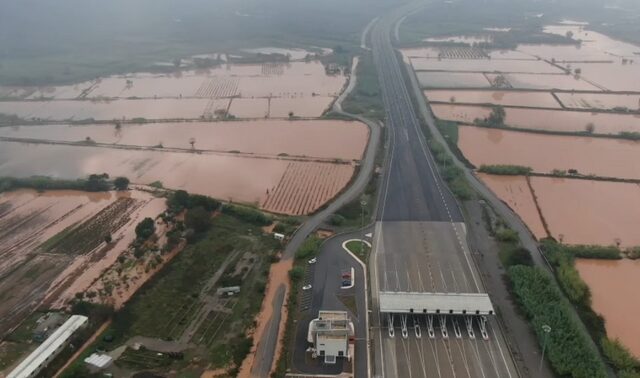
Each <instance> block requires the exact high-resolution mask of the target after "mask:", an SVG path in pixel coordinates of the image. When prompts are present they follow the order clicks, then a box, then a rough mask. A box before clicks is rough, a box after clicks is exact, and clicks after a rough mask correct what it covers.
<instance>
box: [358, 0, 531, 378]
mask: <svg viewBox="0 0 640 378" xmlns="http://www.w3.org/2000/svg"><path fill="white" fill-rule="evenodd" d="M416 5H418V6H419V4H417V3H414V4H410V5H408V6H405V7H402V8H400V9H397V10H396V11H394V12H391V13H389V14H387V15H385V16H383V17H380V18H379V19H378V21H377V22H376V23H375V24H374V25H373V26H372V29H371V41H372V51H373V57H374V63H375V65H376V68H377V70H378V78H379V81H380V86H381V89H382V95H383V101H384V104H385V108H386V115H387V119H386V126H387V128H388V134H389V146H388V159H387V163H386V166H385V169H384V180H383V184H382V189H381V198H380V202H379V209H378V210H379V211H378V216H377V219H376V225H375V231H374V246H373V248H374V255H373V258H372V262H371V266H370V271H371V286H372V309H373V316H372V317H371V321H372V324H371V326H372V331H373V334H372V335H373V343H374V355H373V362H374V363H373V365H374V366H372V370H373V372H372V375H373V376H374V377H409V378H410V377H516V376H518V374H517V372H516V370H515V367H514V364H513V361H512V360H511V357H510V355H509V353H508V350H507V347H506V343H505V341H504V337H503V335H502V334H501V333H500V330H499V328H498V326H497V325H496V324H495V320H494V319H489V322H488V333H489V338H488V340H483V339H482V338H481V337H473V336H472V335H471V334H470V333H468V332H467V331H466V328H465V325H464V319H461V318H460V319H457V318H449V319H448V320H447V323H446V326H445V327H440V326H439V324H435V327H436V331H437V332H436V336H435V338H430V337H427V336H426V335H423V336H421V337H419V335H418V334H414V332H413V331H412V332H410V333H409V336H408V337H407V338H403V337H401V336H400V333H399V332H397V333H396V334H395V336H394V337H391V336H390V335H389V332H388V329H387V324H388V322H385V319H384V317H383V316H382V315H381V314H380V312H379V311H377V308H378V305H379V303H378V293H379V292H380V291H421V292H449V293H462V292H464V293H484V292H485V289H484V287H483V284H482V281H481V279H480V275H479V273H478V271H477V268H476V266H475V264H474V262H473V258H472V256H471V252H470V248H469V246H468V243H467V235H466V226H465V224H464V218H463V215H462V213H461V211H460V209H459V207H458V205H457V202H456V200H455V198H454V196H453V195H452V194H451V192H450V191H449V190H448V188H447V186H446V184H445V183H444V182H443V180H442V179H441V177H440V176H439V173H438V171H437V168H436V164H435V161H434V160H433V157H432V156H431V154H430V152H429V149H428V148H427V145H426V141H425V140H424V138H423V135H422V132H421V130H420V125H419V122H418V119H417V117H416V114H417V113H416V109H414V106H413V103H412V102H411V98H410V96H409V92H408V90H407V87H406V85H405V82H404V79H403V75H402V71H401V70H402V69H403V68H402V67H401V62H400V61H399V60H398V58H397V56H396V55H395V52H394V50H393V46H392V43H391V39H390V38H391V33H392V32H393V30H394V27H395V23H396V22H397V21H398V20H399V19H401V18H402V17H403V16H404V15H406V14H408V13H410V12H412V11H414V10H415V9H416ZM425 321H426V320H425V318H424V317H422V318H421V317H416V318H410V319H409V324H410V326H411V329H413V324H414V323H413V322H418V324H419V325H420V327H422V329H424V327H426V324H425ZM396 324H397V323H396ZM396 327H397V325H396ZM460 329H464V332H458V334H460V333H461V337H455V336H454V335H455V331H459V330H460ZM472 329H474V330H475V334H479V325H478V324H477V323H475V322H474V323H473V325H472ZM445 334H448V335H449V336H446V335H445Z"/></svg>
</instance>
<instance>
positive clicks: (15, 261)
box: [0, 190, 164, 333]
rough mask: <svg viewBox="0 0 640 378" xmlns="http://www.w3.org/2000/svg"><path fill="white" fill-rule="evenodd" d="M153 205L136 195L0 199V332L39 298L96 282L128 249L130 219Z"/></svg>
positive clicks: (19, 194) (27, 194) (11, 195)
mask: <svg viewBox="0 0 640 378" xmlns="http://www.w3.org/2000/svg"><path fill="white" fill-rule="evenodd" d="M154 201H160V202H159V203H160V204H161V206H160V207H163V206H164V201H162V200H158V199H153V198H151V196H149V195H147V194H145V193H139V192H124V193H111V192H108V193H91V194H88V193H84V192H75V191H51V192H45V193H37V192H35V191H30V190H19V191H15V192H8V193H3V194H0V256H2V265H1V266H0V274H2V276H3V280H2V281H1V282H0V298H1V299H2V300H1V302H0V303H1V305H0V320H1V321H0V324H1V327H0V332H1V333H4V332H6V331H7V330H9V329H11V328H12V327H13V326H14V325H15V324H16V323H17V322H18V321H19V320H20V319H21V318H22V317H23V316H25V315H26V314H28V313H29V312H30V311H32V310H33V309H35V308H36V307H37V306H38V305H39V304H40V303H42V301H43V300H45V296H51V295H52V294H53V293H56V298H58V296H57V294H59V290H62V289H63V288H67V287H69V285H72V284H74V283H75V282H76V280H78V279H79V277H81V276H82V279H83V280H88V281H92V280H93V279H96V278H97V277H98V275H99V274H100V272H101V271H102V269H104V268H105V267H106V266H108V265H109V264H110V263H109V261H110V259H113V260H115V259H116V258H117V256H118V255H119V254H120V253H121V252H122V251H123V250H124V248H126V246H128V242H126V246H122V245H121V244H120V241H121V240H125V237H124V235H129V239H128V241H129V242H130V241H131V240H132V236H133V235H134V234H135V232H134V228H135V225H136V224H137V222H135V220H136V219H137V217H138V215H139V214H140V213H141V212H142V213H145V214H146V213H147V212H148V211H149V210H148V209H149V207H148V206H149V204H151V203H153V202H154ZM151 208H153V209H158V207H153V206H152V207H151ZM159 211H161V210H159V209H158V213H159ZM151 213H155V211H151ZM155 215H157V214H155ZM106 234H112V235H113V238H114V241H115V242H114V243H112V244H111V245H106V244H105V243H104V241H103V238H104V235H106ZM105 259H106V260H105ZM82 262H84V263H82Z"/></svg>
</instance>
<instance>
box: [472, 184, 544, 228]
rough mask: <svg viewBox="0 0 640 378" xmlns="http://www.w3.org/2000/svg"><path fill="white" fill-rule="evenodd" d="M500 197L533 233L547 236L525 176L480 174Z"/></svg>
mask: <svg viewBox="0 0 640 378" xmlns="http://www.w3.org/2000/svg"><path fill="white" fill-rule="evenodd" d="M478 177H479V178H480V180H482V182H484V183H485V184H486V185H487V186H488V187H489V189H491V191H492V192H494V193H495V194H496V195H497V196H498V198H500V199H501V200H502V201H503V202H505V203H506V204H507V205H508V206H509V207H510V208H511V209H512V210H513V211H514V212H515V213H516V214H518V216H519V217H520V218H521V219H522V220H523V221H524V222H525V223H526V225H527V227H529V230H530V231H531V232H532V233H533V235H534V236H535V237H536V238H538V239H541V238H545V237H547V236H548V235H547V232H546V231H545V229H544V225H543V224H542V220H541V219H540V214H539V213H538V209H537V208H536V203H535V199H534V198H533V195H532V194H531V190H530V189H529V184H528V183H527V178H526V177H524V176H497V175H487V174H484V173H480V174H478Z"/></svg>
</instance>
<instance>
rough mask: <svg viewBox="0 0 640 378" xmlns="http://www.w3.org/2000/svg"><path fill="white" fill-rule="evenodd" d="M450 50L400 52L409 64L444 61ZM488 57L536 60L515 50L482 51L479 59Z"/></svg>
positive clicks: (445, 48) (422, 49) (423, 48)
mask: <svg viewBox="0 0 640 378" xmlns="http://www.w3.org/2000/svg"><path fill="white" fill-rule="evenodd" d="M450 49H451V48H447V47H441V48H438V47H415V48H406V49H401V50H400V52H401V53H402V55H403V57H404V59H405V61H406V62H409V61H410V58H431V59H446V56H447V55H449V54H448V53H447V50H450ZM489 57H490V58H491V59H496V60H500V59H506V60H537V58H536V57H534V56H532V55H529V54H525V53H523V52H520V51H515V50H484V51H483V56H482V57H481V59H488V58H489Z"/></svg>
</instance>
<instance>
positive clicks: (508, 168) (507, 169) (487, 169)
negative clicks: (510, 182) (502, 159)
mask: <svg viewBox="0 0 640 378" xmlns="http://www.w3.org/2000/svg"><path fill="white" fill-rule="evenodd" d="M478 171H480V172H482V173H489V174H492V175H505V176H517V175H528V174H530V173H531V172H532V171H533V169H532V168H531V167H525V166H522V165H510V164H495V165H485V164H483V165H481V166H480V169H478Z"/></svg>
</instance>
